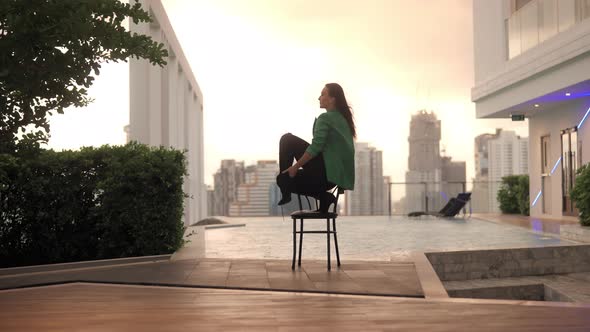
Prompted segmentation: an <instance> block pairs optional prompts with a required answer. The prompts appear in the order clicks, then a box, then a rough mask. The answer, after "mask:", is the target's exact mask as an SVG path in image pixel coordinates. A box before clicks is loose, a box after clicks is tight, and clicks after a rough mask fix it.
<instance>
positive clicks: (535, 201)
mask: <svg viewBox="0 0 590 332" xmlns="http://www.w3.org/2000/svg"><path fill="white" fill-rule="evenodd" d="M542 193H543V191H542V190H539V193H538V194H537V197H535V200H534V201H533V206H535V204H537V201H538V200H539V197H541V194H542Z"/></svg>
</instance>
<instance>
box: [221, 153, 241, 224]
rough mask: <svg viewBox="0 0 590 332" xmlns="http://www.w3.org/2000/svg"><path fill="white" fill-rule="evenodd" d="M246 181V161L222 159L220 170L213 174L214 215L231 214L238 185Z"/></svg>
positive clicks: (236, 196)
mask: <svg viewBox="0 0 590 332" xmlns="http://www.w3.org/2000/svg"><path fill="white" fill-rule="evenodd" d="M245 181H246V169H245V167H244V162H243V161H240V162H237V161H235V160H234V159H226V160H222V161H221V165H220V167H219V170H218V171H217V172H216V173H215V174H214V175H213V183H214V184H213V185H214V201H215V204H214V208H213V211H214V215H216V216H229V207H230V204H231V203H232V202H234V201H236V200H237V198H238V187H239V186H240V184H243V183H244V182H245Z"/></svg>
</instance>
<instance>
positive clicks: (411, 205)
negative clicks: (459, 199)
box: [405, 110, 442, 211]
mask: <svg viewBox="0 0 590 332" xmlns="http://www.w3.org/2000/svg"><path fill="white" fill-rule="evenodd" d="M440 132H441V123H440V120H438V119H437V117H436V114H434V112H427V111H425V110H421V111H419V112H418V113H417V114H414V115H412V119H411V121H410V136H409V137H408V142H409V144H410V150H409V156H408V171H407V172H406V196H405V198H406V207H405V208H406V209H407V211H425V210H432V208H433V201H432V199H438V196H439V195H440V194H439V192H440V191H441V186H440V182H441V181H442V170H441V159H440V137H441V134H440ZM425 193H426V197H428V198H429V200H428V201H427V200H426V197H425Z"/></svg>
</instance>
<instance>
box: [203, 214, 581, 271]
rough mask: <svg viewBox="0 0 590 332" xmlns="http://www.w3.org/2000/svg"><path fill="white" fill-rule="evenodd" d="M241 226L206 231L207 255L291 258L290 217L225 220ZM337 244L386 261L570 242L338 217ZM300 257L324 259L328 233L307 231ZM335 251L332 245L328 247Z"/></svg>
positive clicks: (469, 224)
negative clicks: (416, 254)
mask: <svg viewBox="0 0 590 332" xmlns="http://www.w3.org/2000/svg"><path fill="white" fill-rule="evenodd" d="M224 219H225V220H227V221H229V222H231V223H236V224H240V223H243V224H246V225H245V227H232V228H220V229H210V230H207V232H206V256H207V257H208V258H258V259H291V255H292V248H293V247H292V246H293V244H292V239H293V237H292V229H293V226H292V222H291V219H290V218H289V217H285V219H284V221H283V219H282V218H281V217H260V218H224ZM304 227H305V229H306V230H312V229H320V230H321V229H325V227H326V222H325V220H309V221H306V222H305V226H304ZM336 227H337V230H338V247H339V249H340V255H341V257H342V258H345V259H353V260H356V259H358V260H375V261H384V260H385V261H388V260H390V258H391V256H392V255H394V256H396V255H397V256H399V255H404V253H409V252H412V251H452V250H477V249H502V248H522V247H544V246H554V245H567V244H573V242H570V241H567V240H563V239H559V238H556V237H553V236H548V235H546V234H543V233H533V232H532V231H528V230H526V229H524V228H520V227H516V226H512V225H507V224H498V223H493V222H488V221H484V220H479V219H476V218H471V219H465V220H464V219H450V220H449V219H437V218H407V217H402V216H393V217H388V216H342V217H339V218H338V219H337V221H336ZM303 242H304V245H303V257H304V258H307V259H325V256H326V236H325V235H324V234H321V235H320V234H306V235H305V236H304V239H303ZM332 251H334V248H332Z"/></svg>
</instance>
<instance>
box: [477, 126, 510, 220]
mask: <svg viewBox="0 0 590 332" xmlns="http://www.w3.org/2000/svg"><path fill="white" fill-rule="evenodd" d="M501 131H502V129H499V128H498V129H496V133H495V134H481V135H479V136H477V137H475V155H474V160H475V178H474V179H473V188H472V190H471V207H472V211H473V212H483V213H487V212H497V211H496V210H495V205H494V204H493V203H494V202H493V201H494V200H496V198H495V197H490V182H489V181H490V178H489V150H488V142H489V141H490V140H492V139H495V138H497V137H498V136H499V135H500V132H501Z"/></svg>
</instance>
